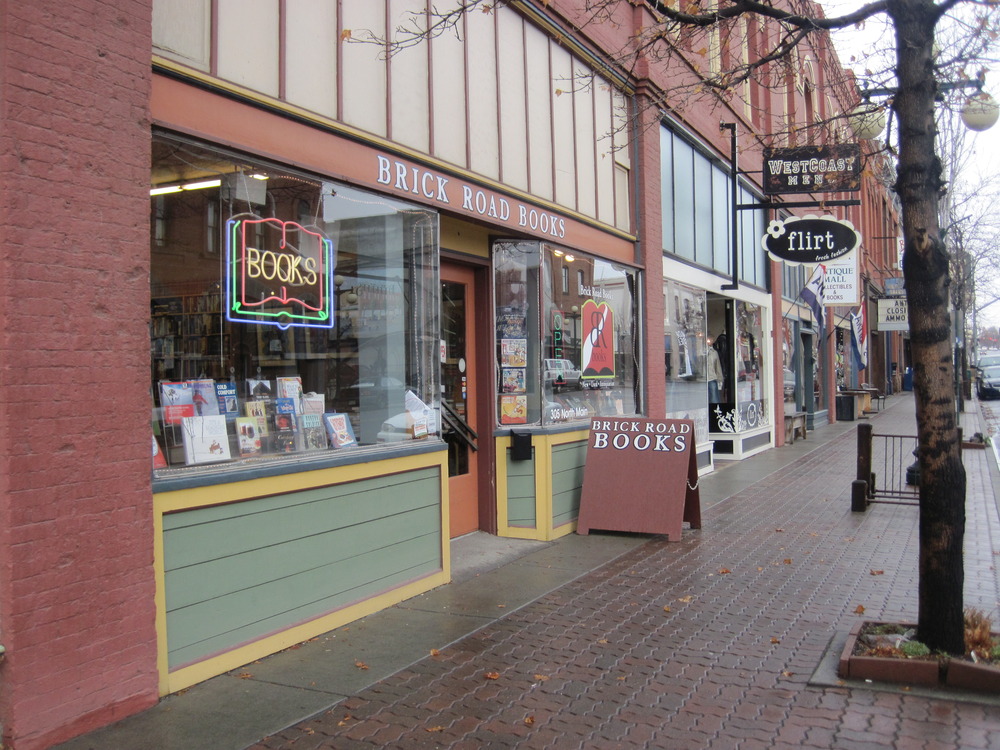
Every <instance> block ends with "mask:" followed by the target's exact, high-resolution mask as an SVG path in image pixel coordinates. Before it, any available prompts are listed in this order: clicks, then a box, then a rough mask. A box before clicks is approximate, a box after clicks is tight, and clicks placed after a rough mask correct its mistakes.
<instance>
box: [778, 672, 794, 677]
mask: <svg viewBox="0 0 1000 750" xmlns="http://www.w3.org/2000/svg"><path fill="white" fill-rule="evenodd" d="M781 676H782V677H794V676H795V672H782V673H781Z"/></svg>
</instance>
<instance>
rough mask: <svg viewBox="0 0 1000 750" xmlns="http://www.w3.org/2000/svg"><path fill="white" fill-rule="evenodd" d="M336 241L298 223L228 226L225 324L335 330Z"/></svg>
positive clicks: (236, 220) (239, 219)
mask: <svg viewBox="0 0 1000 750" xmlns="http://www.w3.org/2000/svg"><path fill="white" fill-rule="evenodd" d="M333 253H334V249H333V240H331V239H329V238H327V237H324V236H323V235H322V234H321V233H320V232H318V231H316V230H313V229H307V228H305V227H303V226H302V225H300V224H296V223H295V222H294V221H281V220H279V219H262V218H260V217H258V216H251V215H243V216H236V217H233V218H232V219H230V220H229V221H227V222H226V319H227V320H229V321H232V322H233V323H256V324H258V325H273V326H277V327H278V328H282V329H285V328H291V327H297V328H332V327H333V297H332V294H331V289H332V280H333V263H334V255H333Z"/></svg>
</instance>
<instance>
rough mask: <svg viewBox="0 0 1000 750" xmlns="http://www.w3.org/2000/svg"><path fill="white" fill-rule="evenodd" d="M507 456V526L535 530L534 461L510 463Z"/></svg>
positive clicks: (507, 452)
mask: <svg viewBox="0 0 1000 750" xmlns="http://www.w3.org/2000/svg"><path fill="white" fill-rule="evenodd" d="M506 455H507V525H508V526H520V527H522V528H529V529H534V528H537V526H538V522H537V519H536V518H535V460H534V459H532V460H531V461H511V460H510V450H507V451H506Z"/></svg>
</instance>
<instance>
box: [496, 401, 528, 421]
mask: <svg viewBox="0 0 1000 750" xmlns="http://www.w3.org/2000/svg"><path fill="white" fill-rule="evenodd" d="M527 421H528V397H527V396H515V395H510V394H504V395H502V396H500V424H525V423H526V422H527Z"/></svg>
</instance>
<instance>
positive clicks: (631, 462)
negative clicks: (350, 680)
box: [576, 417, 701, 542]
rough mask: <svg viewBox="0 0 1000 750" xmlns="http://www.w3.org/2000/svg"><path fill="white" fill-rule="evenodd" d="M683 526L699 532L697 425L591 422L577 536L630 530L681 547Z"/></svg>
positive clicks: (687, 421)
mask: <svg viewBox="0 0 1000 750" xmlns="http://www.w3.org/2000/svg"><path fill="white" fill-rule="evenodd" d="M685 521H686V522H688V523H689V524H690V525H691V528H693V529H700V528H701V496H700V495H699V492H698V464H697V459H696V456H695V446H694V421H692V420H690V419H643V418H638V417H595V418H594V419H592V420H591V424H590V438H589V441H588V443H587V461H586V464H585V465H584V470H583V494H582V495H581V496H580V515H579V518H578V519H577V527H576V531H577V533H578V534H589V533H590V530H591V529H601V530H604V531H632V532H638V533H648V534H665V535H667V538H668V541H672V542H677V541H680V538H681V529H682V528H683V525H684V522H685Z"/></svg>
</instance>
